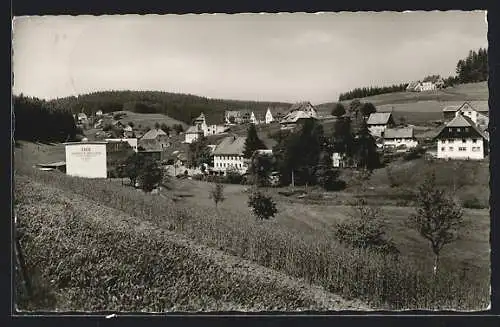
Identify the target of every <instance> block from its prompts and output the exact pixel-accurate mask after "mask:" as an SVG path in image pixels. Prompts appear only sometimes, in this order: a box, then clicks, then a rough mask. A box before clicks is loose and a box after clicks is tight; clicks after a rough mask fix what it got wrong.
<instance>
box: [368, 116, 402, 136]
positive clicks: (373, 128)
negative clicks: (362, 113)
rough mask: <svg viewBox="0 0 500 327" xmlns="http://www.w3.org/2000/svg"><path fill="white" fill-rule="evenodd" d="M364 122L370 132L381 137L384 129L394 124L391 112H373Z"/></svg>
mask: <svg viewBox="0 0 500 327" xmlns="http://www.w3.org/2000/svg"><path fill="white" fill-rule="evenodd" d="M366 124H367V125H368V129H369V130H370V133H371V134H372V135H373V136H376V137H383V136H384V132H385V130H386V129H387V128H391V127H394V125H395V123H394V118H393V117H392V113H391V112H374V113H372V114H370V117H368V120H367V121H366Z"/></svg>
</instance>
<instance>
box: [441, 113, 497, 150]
mask: <svg viewBox="0 0 500 327" xmlns="http://www.w3.org/2000/svg"><path fill="white" fill-rule="evenodd" d="M435 139H436V140H437V157H438V158H439V159H476V160H481V159H484V157H485V156H486V155H487V154H488V143H489V135H488V134H487V133H486V132H484V131H482V130H481V129H480V128H479V127H478V126H477V125H476V124H475V123H474V122H473V121H472V119H471V118H470V117H468V116H466V115H465V114H463V113H462V112H459V113H458V114H457V115H456V116H455V118H453V119H452V120H451V121H449V122H448V123H447V124H446V125H445V126H444V127H443V128H442V129H441V131H440V132H439V133H438V134H437V136H436V137H435Z"/></svg>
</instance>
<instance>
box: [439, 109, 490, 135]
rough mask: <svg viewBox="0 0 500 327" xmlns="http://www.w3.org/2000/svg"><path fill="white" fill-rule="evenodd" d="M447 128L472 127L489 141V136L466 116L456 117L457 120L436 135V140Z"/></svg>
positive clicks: (454, 119)
mask: <svg viewBox="0 0 500 327" xmlns="http://www.w3.org/2000/svg"><path fill="white" fill-rule="evenodd" d="M447 127H471V128H472V129H474V130H475V131H476V132H477V133H478V134H479V135H480V136H482V137H483V138H484V139H486V140H489V137H488V134H485V133H484V132H483V131H482V130H481V129H480V128H479V127H478V126H477V125H476V124H474V122H473V121H472V119H470V118H469V117H467V116H464V115H457V116H455V118H453V119H452V120H451V121H450V122H448V123H447V124H446V125H445V126H443V127H442V128H441V130H440V131H439V133H438V134H437V135H436V138H438V137H439V136H440V135H441V133H442V132H443V131H444V129H445V128H447Z"/></svg>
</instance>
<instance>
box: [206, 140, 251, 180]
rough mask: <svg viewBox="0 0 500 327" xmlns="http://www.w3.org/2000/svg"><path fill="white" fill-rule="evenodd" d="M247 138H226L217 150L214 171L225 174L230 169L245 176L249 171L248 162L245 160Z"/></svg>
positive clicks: (214, 153)
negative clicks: (244, 152)
mask: <svg viewBox="0 0 500 327" xmlns="http://www.w3.org/2000/svg"><path fill="white" fill-rule="evenodd" d="M245 140H246V137H236V136H228V137H225V138H224V139H223V140H222V141H221V142H220V143H219V144H218V145H217V146H216V148H215V150H214V152H213V155H214V171H216V172H220V173H222V174H225V173H226V171H227V170H228V169H235V170H237V171H238V172H239V173H241V174H243V173H245V172H246V171H247V169H248V162H247V160H246V159H245V158H243V151H244V150H245Z"/></svg>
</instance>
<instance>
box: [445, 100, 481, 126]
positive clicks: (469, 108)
mask: <svg viewBox="0 0 500 327" xmlns="http://www.w3.org/2000/svg"><path fill="white" fill-rule="evenodd" d="M459 113H462V114H463V115H465V116H467V117H469V118H470V119H471V120H472V121H473V122H474V124H476V125H478V126H479V127H481V128H482V129H483V130H484V129H486V127H487V126H488V123H489V110H488V106H487V105H486V106H485V107H481V106H478V105H476V106H473V105H472V104H471V103H470V102H467V101H466V102H464V103H463V104H461V105H459V106H447V107H444V108H443V118H444V120H445V121H451V120H452V119H453V118H455V117H456V116H457V115H458V114H459Z"/></svg>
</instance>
